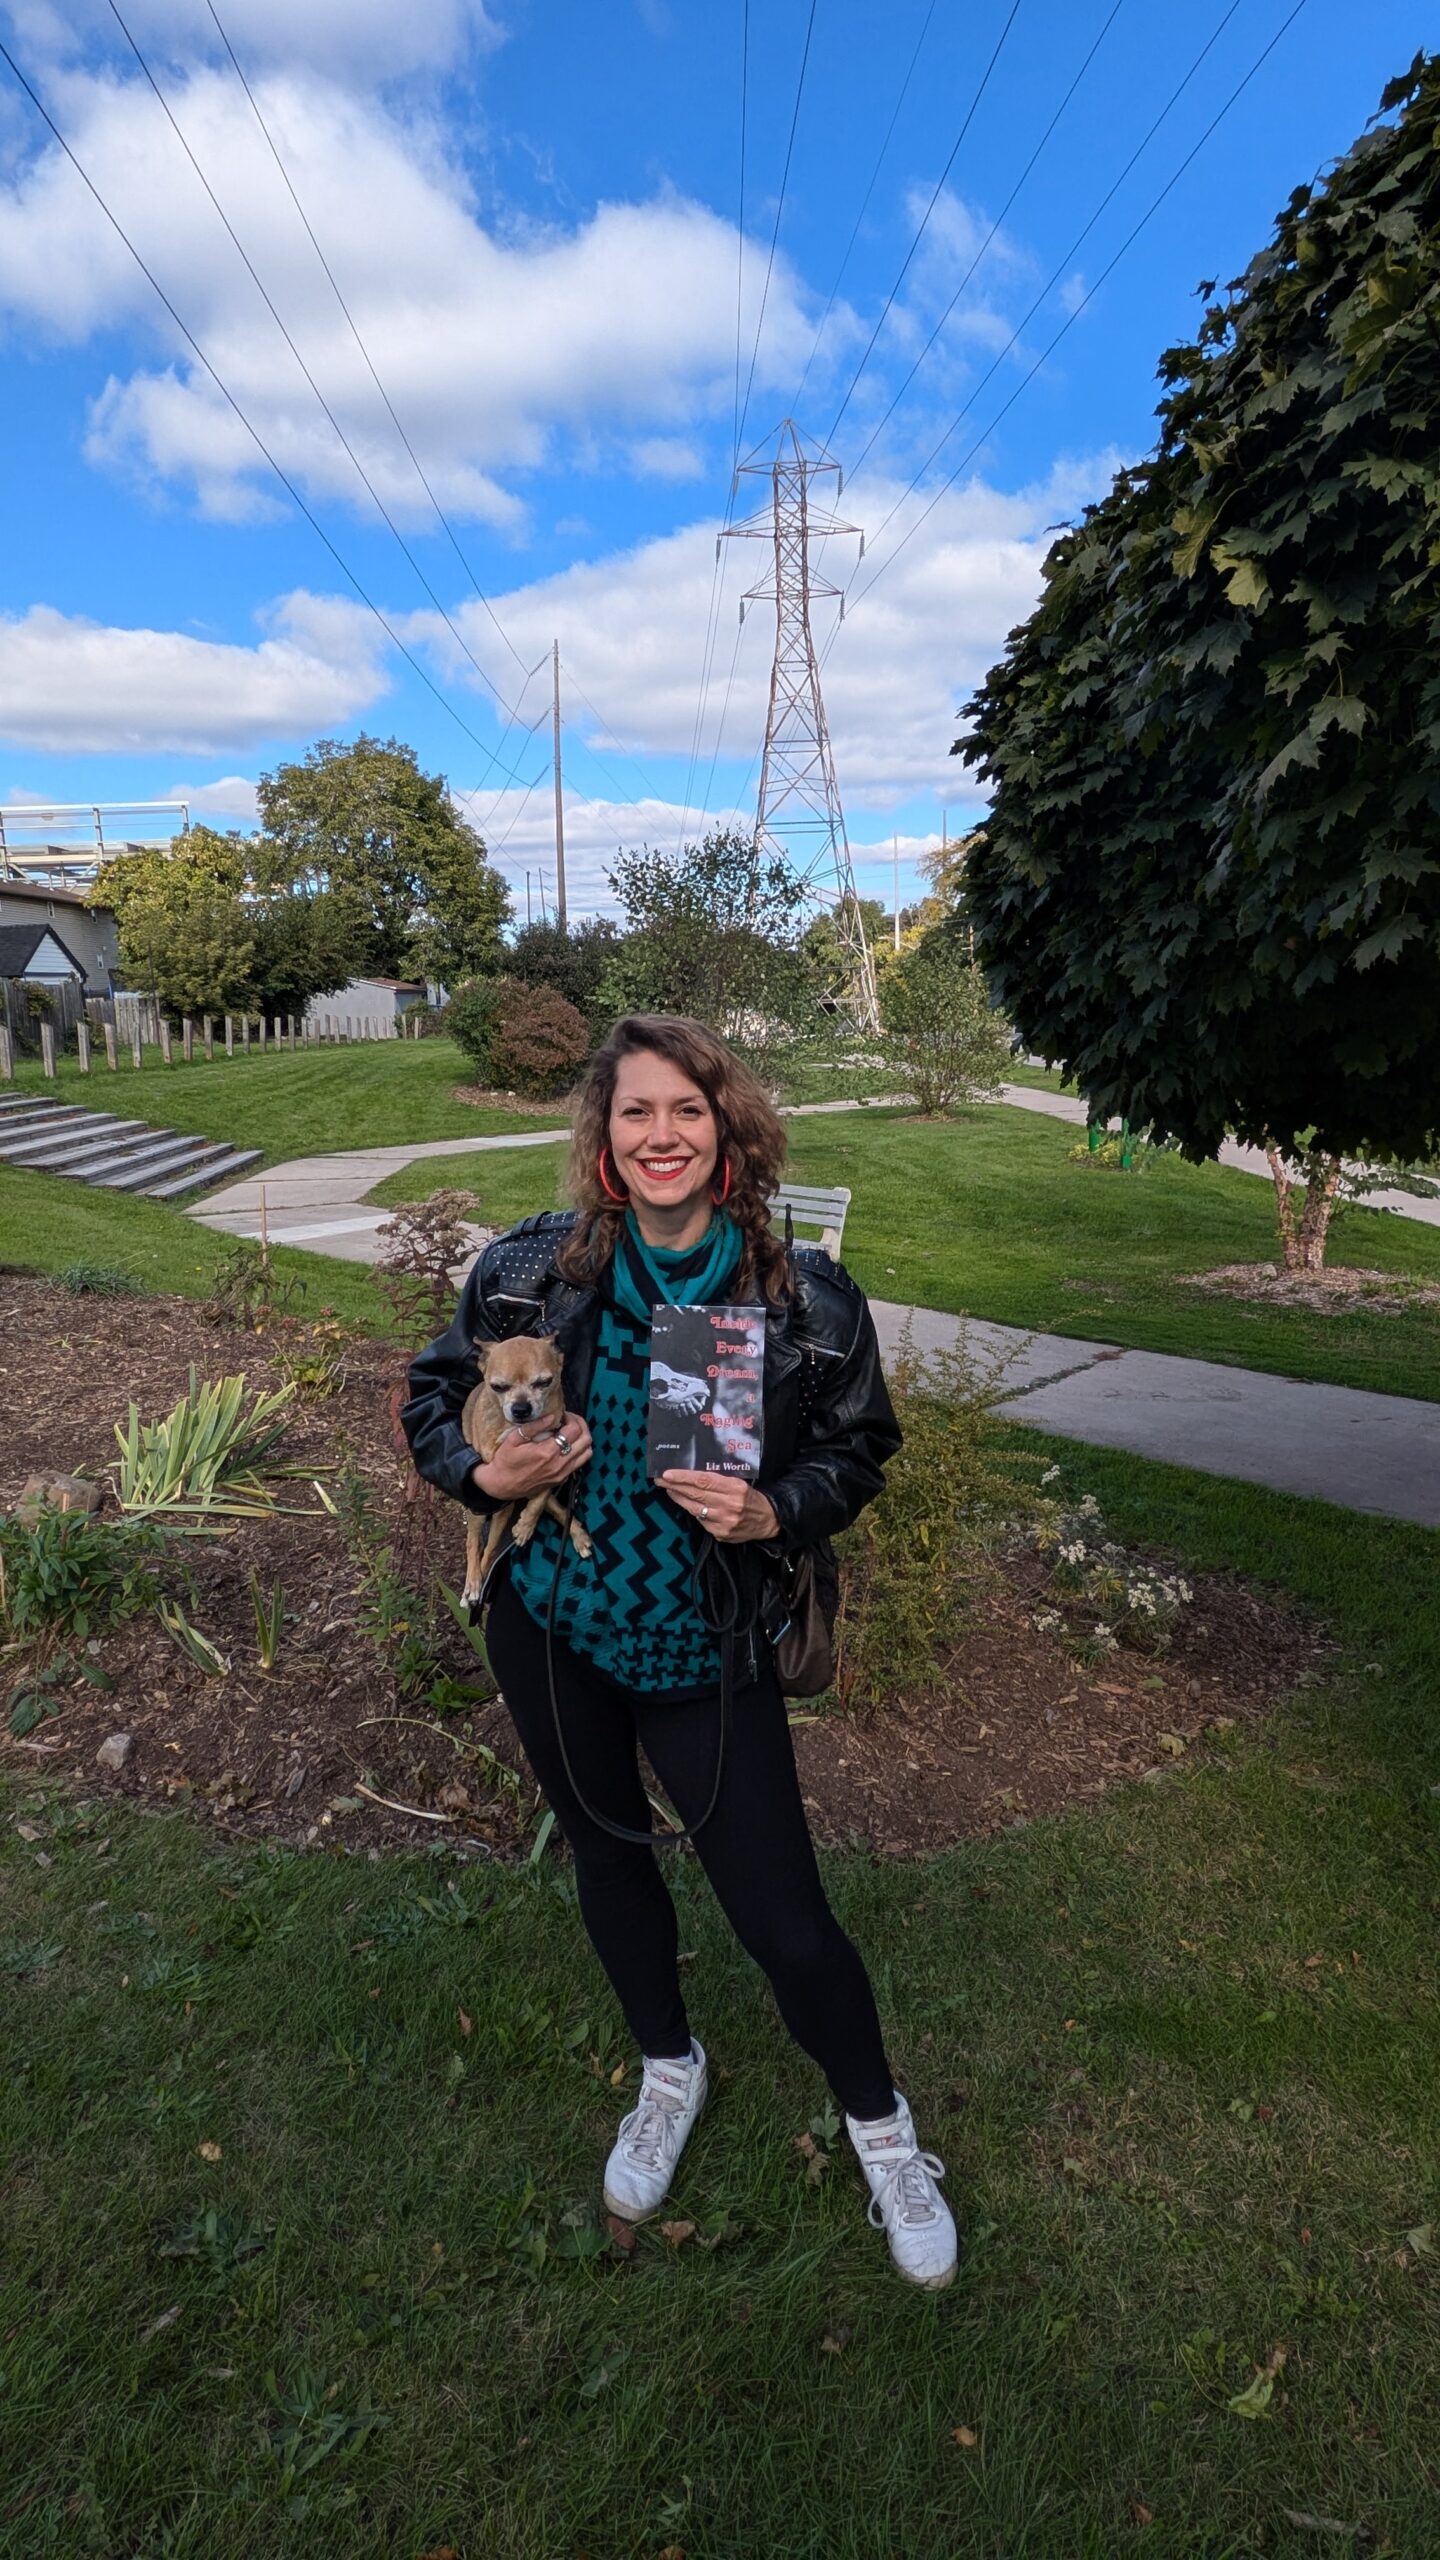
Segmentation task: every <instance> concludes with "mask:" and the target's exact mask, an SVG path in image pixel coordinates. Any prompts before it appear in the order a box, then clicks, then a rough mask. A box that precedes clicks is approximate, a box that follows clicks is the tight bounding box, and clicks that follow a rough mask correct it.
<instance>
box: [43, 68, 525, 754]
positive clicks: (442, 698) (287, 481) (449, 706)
mask: <svg viewBox="0 0 1440 2560" xmlns="http://www.w3.org/2000/svg"><path fill="white" fill-rule="evenodd" d="M0 61H3V62H4V63H5V64H6V66H7V67H8V69H9V71H10V74H11V77H12V78H13V79H14V80H15V81H16V83H17V85H18V86H19V87H20V88H21V89H23V90H24V92H25V95H26V97H27V98H28V99H29V101H30V103H31V105H32V106H33V108H34V109H35V112H36V114H37V115H38V116H39V117H40V118H41V120H42V122H43V123H44V124H46V125H47V126H48V127H49V129H50V132H51V133H52V134H53V135H54V137H55V140H56V141H57V142H58V144H59V145H60V148H61V150H62V151H63V152H64V154H65V157H66V159H67V160H68V161H69V163H70V165H71V167H72V169H73V170H74V171H75V174H76V176H77V177H78V178H79V179H80V180H81V182H82V184H83V185H84V187H85V188H86V190H87V192H88V193H89V194H90V195H91V196H92V197H93V198H94V201H95V203H96V204H97V205H98V206H99V208H100V211H101V212H102V213H103V214H104V216H105V219H106V221H107V222H108V223H109V225H110V228H111V230H112V231H113V232H114V233H115V236H116V238H117V239H118V240H119V241H120V242H121V244H122V246H123V247H124V248H126V249H127V250H128V251H129V253H130V256H131V257H132V258H133V259H134V261H135V264H136V266H137V267H138V268H139V270H140V273H141V274H142V275H143V277H144V278H145V281H146V283H147V284H148V285H149V287H150V289H151V291H152V293H154V295H155V297H156V299H157V301H159V302H160V303H161V305H162V306H163V308H164V309H165V310H166V311H167V312H168V313H169V315H170V318H171V320H172V321H173V323H174V325H175V327H176V328H177V329H178V330H179V332H180V335H181V337H182V338H183V339H184V341H185V343H186V345H187V346H188V347H189V349H190V351H191V354H192V355H193V356H194V357H195V360H196V362H197V364H199V365H201V366H202V367H203V369H204V371H205V372H206V373H207V374H208V375H209V377H210V380H211V381H212V382H213V383H214V385H215V388H216V390H217V391H218V392H219V394H220V396H221V398H222V400H224V402H225V403H226V405H227V407H228V408H230V409H232V410H233V411H234V413H235V415H236V417H237V418H238V419H239V421H240V424H241V426H242V427H243V428H244V429H245V432H246V434H247V435H248V436H249V438H250V440H251V442H252V444H253V445H254V446H255V449H256V451H257V452H258V453H259V454H260V455H261V456H262V457H263V459H264V460H265V461H266V462H267V463H268V464H269V467H270V469H271V470H272V471H273V472H274V474H275V477H276V479H277V480H278V481H279V483H280V486H281V488H282V489H283V490H284V491H285V493H286V495H287V497H289V498H290V500H291V501H292V503H293V504H294V506H295V507H296V508H297V509H298V511H299V513H300V514H301V515H302V516H303V517H304V518H305V521H306V523H307V524H308V525H309V526H310V528H311V531H312V532H313V533H315V534H317V535H318V537H319V539H320V541H321V542H323V544H324V546H325V548H326V550H327V551H328V552H329V554H330V557H331V559H332V560H333V561H334V563H335V565H336V567H337V569H338V570H339V571H340V574H341V576H342V577H343V578H344V579H345V581H346V584H347V585H348V586H351V587H353V588H354V590H355V593H356V595H357V596H358V597H359V599H360V601H361V603H362V604H363V605H364V607H365V609H366V611H367V613H370V614H373V616H374V618H375V620H376V622H377V623H378V624H379V626H380V628H381V630H382V631H383V632H384V634H385V637H386V639H387V640H388V641H389V642H390V645H391V647H392V648H394V649H396V650H398V652H399V654H400V656H401V657H402V658H403V659H404V660H405V663H406V665H407V666H408V667H410V668H411V670H412V671H413V673H414V674H416V675H417V676H418V677H419V678H420V681H421V683H422V684H423V685H424V687H425V689H426V691H427V692H428V693H431V694H433V695H434V697H435V700H436V701H437V702H438V703H439V705H440V707H441V709H442V711H444V712H445V713H446V714H447V715H448V716H449V718H450V719H452V720H453V721H454V723H455V725H456V727H457V728H458V729H463V731H464V733H465V735H466V737H467V738H468V739H469V740H470V742H471V744H472V745H473V746H476V747H478V748H479V750H480V752H481V754H482V755H483V756H484V757H485V758H486V760H487V763H490V764H493V763H494V762H495V761H496V758H495V755H494V751H493V749H492V748H490V747H487V745H486V743H485V741H484V739H483V738H482V737H481V736H480V734H479V732H478V730H475V729H472V728H471V726H470V723H469V721H468V720H467V719H466V718H465V717H464V714H463V713H462V712H460V711H457V710H456V708H455V705H454V703H453V702H451V700H450V699H449V697H448V695H446V694H444V693H442V692H441V690H440V687H439V685H438V684H436V682H435V680H434V678H433V676H431V675H430V674H429V672H428V671H427V669H426V668H425V667H424V666H423V665H422V664H421V662H420V660H419V659H418V658H417V657H416V655H415V653H414V651H413V650H412V649H410V648H408V647H407V646H406V643H405V642H404V641H403V640H402V639H401V637H400V634H399V632H398V631H397V630H396V629H395V627H394V625H393V623H391V622H390V621H389V619H388V618H387V616H386V615H385V614H384V613H383V612H382V610H381V608H380V606H379V605H378V604H377V603H376V602H375V599H374V597H373V596H372V595H371V594H370V592H369V589H368V588H367V587H366V586H365V585H364V584H363V583H362V581H361V579H360V578H359V576H358V575H357V573H356V572H355V570H353V569H352V568H351V566H350V563H349V561H348V560H347V559H346V558H345V555H344V553H343V552H342V551H341V550H340V548H339V546H338V544H337V543H336V542H334V541H333V540H332V538H331V536H330V535H329V534H328V533H327V532H326V530H325V527H324V525H323V524H322V523H321V522H320V519H319V517H318V516H317V515H316V514H315V512H314V510H313V508H311V507H310V506H309V505H308V504H307V503H306V501H305V499H304V498H303V497H302V496H301V494H300V491H299V490H298V489H297V487H296V485H295V483H294V481H293V480H292V479H291V477H290V475H289V473H288V471H286V469H285V467H284V465H283V464H282V463H281V462H280V461H278V460H277V458H276V456H275V455H274V454H273V453H272V452H271V450H270V447H269V446H268V444H267V443H266V442H265V439H264V437H263V436H262V435H261V433H260V430H259V428H258V427H257V426H256V425H255V424H254V422H253V421H252V420H251V419H250V418H249V417H248V416H247V414H246V412H245V410H244V409H243V408H242V406H241V404H240V402H239V401H238V400H237V398H236V396H235V394H234V392H233V391H232V390H231V388H230V386H229V384H228V383H227V382H226V381H225V380H224V378H223V376H222V375H221V374H220V373H219V372H218V371H217V369H216V367H215V366H214V365H213V364H212V363H211V360H210V358H209V356H208V355H207V354H206V352H205V350H204V348H203V347H202V346H201V344H200V341H199V339H198V338H197V337H196V335H195V333H194V331H193V330H192V329H190V328H188V327H187V326H186V323H185V322H184V321H183V320H182V319H181V317H180V314H179V312H178V311H177V310H176V308H175V305H174V303H173V302H172V301H171V299H170V296H169V294H168V293H167V292H166V290H165V288H164V286H163V285H162V284H161V282H160V280H159V278H158V276H157V275H156V274H155V273H154V271H153V269H152V268H151V267H149V266H147V264H146V262H145V260H144V258H143V257H142V256H141V254H140V252H139V250H138V249H137V248H136V246H135V243H134V241H133V240H132V239H131V237H130V235H129V233H128V231H127V230H126V229H125V226H124V224H123V223H122V222H121V220H120V217H119V215H118V214H116V213H114V212H112V210H111V208H110V206H109V204H108V203H107V202H106V200H105V198H104V196H103V195H102V194H101V192H100V189H99V188H98V187H97V186H96V184H95V181H94V179H93V178H92V177H91V175H90V172H89V170H88V169H87V168H86V167H85V165H84V163H83V161H82V160H81V159H80V158H79V156H78V154H77V153H76V152H75V151H74V150H72V148H71V146H70V144H69V142H68V141H67V140H66V138H65V135H64V134H63V133H62V132H61V129H60V127H59V125H58V124H57V123H56V121H55V118H54V117H53V116H52V114H51V113H50V110H49V108H48V107H47V106H46V104H45V102H44V100H43V98H41V96H40V94H39V92H38V91H37V90H36V89H34V88H32V86H31V84H30V82H29V80H27V78H26V76H25V74H24V72H23V71H22V70H21V68H20V65H19V63H18V62H17V61H16V59H15V56H14V55H13V53H12V52H11V51H10V48H9V46H8V45H7V44H5V43H4V41H3V40H0ZM512 778H513V779H515V780H517V781H518V779H519V776H518V775H515V776H513V777H512Z"/></svg>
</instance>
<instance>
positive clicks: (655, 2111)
mask: <svg viewBox="0 0 1440 2560" xmlns="http://www.w3.org/2000/svg"><path fill="white" fill-rule="evenodd" d="M684 2069H685V2066H684V2065H683V2064H682V2065H681V2066H680V2067H679V2069H678V2070H676V2071H674V2073H673V2075H672V2072H671V2071H669V2070H667V2069H666V2066H665V2065H664V2063H654V2062H647V2064H646V2066H645V2077H644V2079H643V2081H642V2082H641V2084H640V2101H639V2104H638V2106H635V2107H633V2108H632V2109H631V2111H630V2113H629V2115H628V2116H627V2117H626V2118H625V2121H624V2123H623V2124H622V2125H621V2127H620V2139H621V2141H622V2142H623V2143H624V2145H625V2150H626V2154H627V2156H628V2157H629V2158H630V2159H631V2160H633V2161H634V2163H635V2166H636V2167H637V2169H652V2170H653V2169H658V2168H660V2167H661V2165H662V2161H663V2160H664V2159H666V2158H673V2156H674V2150H675V2127H676V2122H677V2120H678V2118H679V2117H680V2116H681V2114H682V2113H683V2112H684V2107H685V2100H686V2094H687V2092H686V2086H685V2081H684V2079H683V2078H682V2077H681V2072H683V2070H684Z"/></svg>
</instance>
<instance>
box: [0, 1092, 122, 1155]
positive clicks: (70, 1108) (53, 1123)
mask: <svg viewBox="0 0 1440 2560" xmlns="http://www.w3.org/2000/svg"><path fill="white" fill-rule="evenodd" d="M119 1116H120V1115H119V1114H118V1113H117V1112H114V1111H101V1112H95V1111H87V1110H86V1109H85V1106H84V1104H83V1103H79V1102H72V1103H67V1104H63V1105H62V1104H60V1103H58V1102H57V1103H55V1104H54V1105H53V1107H52V1108H51V1109H50V1110H48V1111H46V1110H44V1109H42V1108H41V1107H40V1106H38V1105H37V1106H36V1108H35V1109H33V1110H25V1111H9V1112H7V1113H6V1114H5V1117H4V1118H3V1120H0V1142H3V1143H4V1144H5V1145H6V1146H9V1145H11V1144H12V1142H13V1141H14V1140H15V1139H17V1138H26V1137H29V1136H31V1135H32V1133H33V1134H35V1135H38V1134H39V1132H40V1131H41V1130H43V1129H68V1128H73V1127H74V1125H75V1123H76V1121H77V1120H95V1119H101V1120H114V1119H117V1118H118V1117H119Z"/></svg>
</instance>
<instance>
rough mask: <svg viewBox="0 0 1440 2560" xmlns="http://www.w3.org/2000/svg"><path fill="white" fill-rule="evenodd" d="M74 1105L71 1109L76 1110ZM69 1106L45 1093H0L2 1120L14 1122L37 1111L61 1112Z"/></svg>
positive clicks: (0, 1116)
mask: <svg viewBox="0 0 1440 2560" xmlns="http://www.w3.org/2000/svg"><path fill="white" fill-rule="evenodd" d="M75 1107H76V1106H75V1105H74V1104H73V1103H72V1104H70V1105H69V1106H68V1108H69V1109H71V1110H73V1109H75ZM65 1108H67V1106H66V1105H65V1104H63V1103H61V1102H60V1101H59V1099H58V1098H57V1099H55V1100H53V1101H52V1100H51V1097H50V1096H49V1094H45V1093H0V1120H13V1119H15V1118H16V1117H17V1116H19V1117H22V1118H23V1117H24V1116H25V1115H27V1114H28V1113H31V1112H36V1111H60V1110H63V1109H65Z"/></svg>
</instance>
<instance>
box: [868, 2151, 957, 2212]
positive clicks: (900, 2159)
mask: <svg viewBox="0 0 1440 2560" xmlns="http://www.w3.org/2000/svg"><path fill="white" fill-rule="evenodd" d="M891 2145H893V2146H894V2148H893V2154H891V2153H890V2152H889V2146H891ZM865 2166H866V2168H867V2169H878V2170H879V2171H880V2173H881V2175H882V2176H883V2177H884V2179H885V2180H886V2186H885V2191H884V2194H883V2196H880V2195H872V2197H871V2199H870V2205H869V2218H870V2221H871V2222H872V2223H873V2224H874V2226H875V2228H876V2230H877V2231H878V2230H879V2229H880V2228H881V2226H882V2224H883V2223H884V2222H885V2221H887V2220H888V2218H889V2216H890V2214H892V2213H893V2214H894V2217H895V2219H896V2221H897V2222H900V2223H903V2224H904V2225H905V2226H906V2228H907V2229H910V2230H914V2229H916V2228H917V2227H918V2226H921V2225H923V2224H925V2223H927V2222H934V2221H935V2220H936V2219H937V2218H938V2216H939V2212H940V2199H939V2197H938V2196H937V2194H936V2193H935V2181H936V2180H937V2179H938V2178H943V2177H944V2175H945V2163H944V2161H943V2160H941V2159H940V2158H939V2157H938V2156H937V2154H936V2153H935V2152H933V2151H922V2150H920V2148H919V2147H918V2145H917V2144H916V2143H915V2142H914V2141H913V2140H912V2141H911V2142H909V2143H906V2142H905V2141H904V2139H903V2137H901V2136H899V2135H896V2134H889V2135H882V2136H881V2137H880V2138H879V2139H878V2140H877V2141H873V2142H870V2141H867V2143H866V2145H865Z"/></svg>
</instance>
